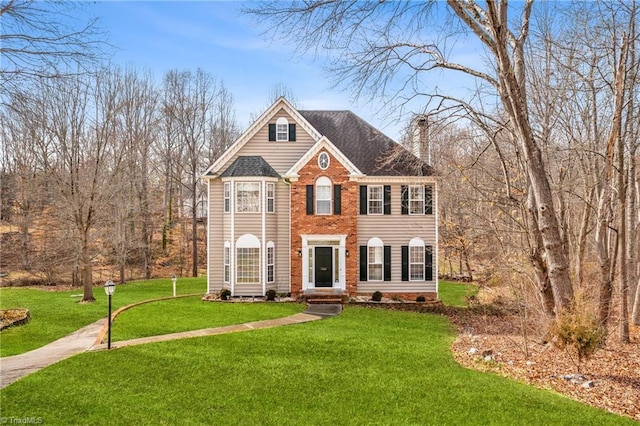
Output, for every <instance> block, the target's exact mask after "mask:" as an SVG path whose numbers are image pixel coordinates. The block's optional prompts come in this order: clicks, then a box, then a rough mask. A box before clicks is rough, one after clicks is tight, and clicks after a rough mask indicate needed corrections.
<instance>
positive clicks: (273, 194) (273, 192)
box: [267, 182, 276, 213]
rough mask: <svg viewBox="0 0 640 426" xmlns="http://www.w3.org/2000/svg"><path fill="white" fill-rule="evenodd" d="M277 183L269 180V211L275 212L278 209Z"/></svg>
mask: <svg viewBox="0 0 640 426" xmlns="http://www.w3.org/2000/svg"><path fill="white" fill-rule="evenodd" d="M275 200H276V185H275V184H274V183H272V182H267V213H274V212H275V211H276V202H275Z"/></svg>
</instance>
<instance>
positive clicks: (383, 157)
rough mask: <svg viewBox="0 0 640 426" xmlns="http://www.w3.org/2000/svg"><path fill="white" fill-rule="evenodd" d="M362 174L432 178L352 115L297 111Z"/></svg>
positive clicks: (416, 161)
mask: <svg viewBox="0 0 640 426" xmlns="http://www.w3.org/2000/svg"><path fill="white" fill-rule="evenodd" d="M298 112H299V113H300V115H301V116H303V117H304V118H305V119H306V120H307V121H308V122H309V124H311V125H312V126H313V127H314V128H315V129H316V130H317V131H318V132H319V133H320V134H322V135H323V136H325V137H326V138H327V139H329V140H330V141H331V143H332V144H333V145H335V147H336V148H338V149H339V150H340V151H341V152H342V153H343V154H344V155H345V156H346V157H347V158H348V159H349V160H350V161H351V162H352V163H353V164H354V165H355V166H356V167H357V168H358V170H360V171H361V172H362V173H364V174H366V175H369V176H416V175H417V176H430V175H432V174H433V171H432V169H431V167H429V166H428V165H427V164H426V163H424V162H423V161H421V160H420V159H418V158H417V157H416V156H414V155H413V154H412V153H410V152H409V151H408V150H406V149H405V148H404V147H402V146H400V145H399V144H397V143H395V142H394V141H393V139H391V138H389V137H388V136H386V135H385V134H383V133H382V132H380V131H379V130H378V129H376V128H375V127H373V126H371V125H370V124H369V123H367V122H366V121H364V120H363V119H362V118H360V117H358V116H357V115H356V114H354V113H353V112H351V111H305V110H302V111H298Z"/></svg>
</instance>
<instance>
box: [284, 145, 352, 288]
mask: <svg viewBox="0 0 640 426" xmlns="http://www.w3.org/2000/svg"><path fill="white" fill-rule="evenodd" d="M320 152H327V151H320ZM319 154H320V153H318V154H316V155H315V156H314V157H313V158H312V159H311V160H309V162H308V163H307V164H305V166H304V167H302V169H301V170H300V171H299V172H298V174H299V176H300V177H299V178H298V181H297V182H292V183H291V294H292V296H294V297H295V296H297V295H299V294H300V293H301V291H302V258H301V256H299V255H298V252H299V251H301V250H302V239H301V237H300V236H301V235H303V234H322V235H338V234H345V235H347V238H346V246H345V248H346V250H347V251H348V253H349V256H348V257H346V258H345V279H346V290H347V293H348V294H350V295H355V294H356V293H357V279H358V275H357V274H358V247H357V228H356V225H357V220H358V184H357V183H356V182H350V181H349V171H348V170H347V169H346V168H345V167H344V166H343V165H342V164H340V162H339V161H338V160H337V159H336V158H335V157H334V156H332V155H331V154H330V153H329V152H327V154H329V157H330V164H329V168H328V169H327V170H322V169H320V166H318V155H319ZM321 176H326V177H328V178H329V179H331V182H332V184H333V185H342V190H341V214H339V215H335V214H333V212H332V214H330V215H317V214H313V215H308V214H307V211H306V188H307V185H314V188H315V183H316V180H317V179H318V178H320V177H321ZM332 193H333V192H332ZM315 200H316V198H315V197H314V204H315ZM332 208H333V203H332ZM314 213H315V205H314Z"/></svg>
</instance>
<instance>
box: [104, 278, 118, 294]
mask: <svg viewBox="0 0 640 426" xmlns="http://www.w3.org/2000/svg"><path fill="white" fill-rule="evenodd" d="M115 289H116V285H115V284H114V283H113V281H111V280H109V281H107V282H106V283H104V292H105V293H106V294H107V296H111V295H112V294H113V292H114V291H115Z"/></svg>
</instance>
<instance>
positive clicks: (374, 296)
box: [371, 291, 382, 302]
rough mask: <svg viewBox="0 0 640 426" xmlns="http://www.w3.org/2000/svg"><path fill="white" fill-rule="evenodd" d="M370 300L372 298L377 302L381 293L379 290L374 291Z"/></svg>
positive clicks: (380, 297) (380, 298)
mask: <svg viewBox="0 0 640 426" xmlns="http://www.w3.org/2000/svg"><path fill="white" fill-rule="evenodd" d="M371 300H373V301H374V302H379V301H381V300H382V293H380V292H379V291H375V292H374V293H373V294H372V295H371Z"/></svg>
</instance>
